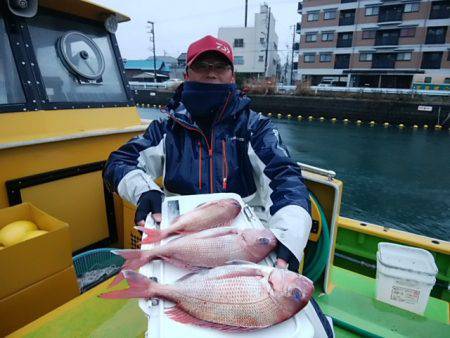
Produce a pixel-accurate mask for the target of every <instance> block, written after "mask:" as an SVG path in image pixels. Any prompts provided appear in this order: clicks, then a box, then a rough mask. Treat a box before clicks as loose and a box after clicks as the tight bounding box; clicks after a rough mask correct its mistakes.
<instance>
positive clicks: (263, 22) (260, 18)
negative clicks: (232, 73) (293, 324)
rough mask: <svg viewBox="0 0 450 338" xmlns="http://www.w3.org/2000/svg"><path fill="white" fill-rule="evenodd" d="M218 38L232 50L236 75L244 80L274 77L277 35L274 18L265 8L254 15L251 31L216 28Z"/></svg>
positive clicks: (262, 6) (263, 6)
mask: <svg viewBox="0 0 450 338" xmlns="http://www.w3.org/2000/svg"><path fill="white" fill-rule="evenodd" d="M218 37H219V39H222V40H225V41H227V42H228V43H229V44H230V45H231V46H233V50H234V65H235V70H236V72H237V73H242V74H246V75H247V76H248V77H252V76H267V77H272V76H275V75H276V72H277V69H278V68H279V63H280V58H279V55H278V35H277V34H276V33H275V17H274V15H273V13H271V12H270V11H269V7H268V6H267V5H266V4H264V5H261V6H260V11H259V13H255V25H254V26H253V27H220V28H219V34H218ZM267 38H268V39H269V40H267ZM266 50H267V53H266ZM278 70H279V69H278Z"/></svg>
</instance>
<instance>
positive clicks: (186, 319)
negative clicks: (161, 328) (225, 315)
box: [165, 306, 256, 333]
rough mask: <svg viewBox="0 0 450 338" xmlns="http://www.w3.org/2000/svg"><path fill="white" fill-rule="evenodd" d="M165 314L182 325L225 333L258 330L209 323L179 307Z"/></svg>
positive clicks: (168, 310)
mask: <svg viewBox="0 0 450 338" xmlns="http://www.w3.org/2000/svg"><path fill="white" fill-rule="evenodd" d="M165 314H166V315H167V316H168V317H169V318H170V319H172V320H174V321H176V322H178V323H182V324H192V325H196V326H200V327H207V328H212V329H216V330H220V331H223V332H230V333H231V332H249V331H254V330H256V328H248V327H240V326H231V325H224V324H218V323H213V322H208V321H206V320H202V319H199V318H196V317H194V316H192V315H191V314H189V313H187V312H186V311H184V310H183V309H181V308H180V307H178V306H174V307H171V308H170V309H167V310H166V311H165Z"/></svg>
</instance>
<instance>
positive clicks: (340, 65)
mask: <svg viewBox="0 0 450 338" xmlns="http://www.w3.org/2000/svg"><path fill="white" fill-rule="evenodd" d="M334 59H335V60H334V69H348V68H349V65H350V54H336V55H335V58H334Z"/></svg>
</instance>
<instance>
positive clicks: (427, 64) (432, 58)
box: [420, 52, 443, 69]
mask: <svg viewBox="0 0 450 338" xmlns="http://www.w3.org/2000/svg"><path fill="white" fill-rule="evenodd" d="M442 54H443V52H424V53H423V57H422V65H421V66H420V68H422V69H440V68H441V62H442Z"/></svg>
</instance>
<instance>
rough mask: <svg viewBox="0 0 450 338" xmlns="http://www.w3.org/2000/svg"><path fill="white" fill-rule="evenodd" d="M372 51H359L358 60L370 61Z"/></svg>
mask: <svg viewBox="0 0 450 338" xmlns="http://www.w3.org/2000/svg"><path fill="white" fill-rule="evenodd" d="M372 55H373V54H372V53H364V52H361V53H359V61H363V62H365V61H372Z"/></svg>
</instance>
